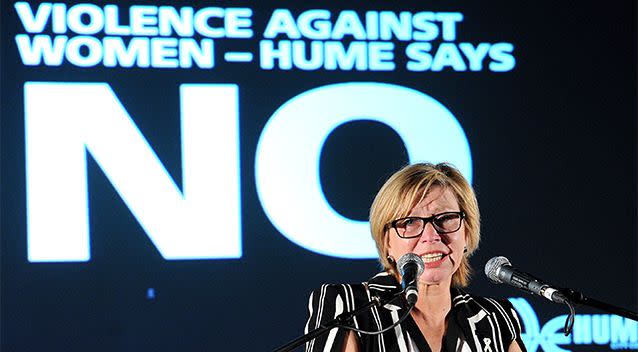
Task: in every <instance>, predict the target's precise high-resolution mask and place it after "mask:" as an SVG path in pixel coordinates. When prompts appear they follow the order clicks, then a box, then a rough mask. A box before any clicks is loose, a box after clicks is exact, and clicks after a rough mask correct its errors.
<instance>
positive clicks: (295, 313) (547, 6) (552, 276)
mask: <svg viewBox="0 0 638 352" xmlns="http://www.w3.org/2000/svg"><path fill="white" fill-rule="evenodd" d="M144 3H148V4H151V3H149V2H142V1H140V2H135V4H144ZM97 4H104V3H97ZM118 4H119V5H120V8H123V7H124V6H125V5H124V4H123V3H121V2H120V3H118ZM153 4H157V3H153ZM161 4H172V5H174V6H186V5H191V6H195V7H204V6H233V7H240V6H246V7H250V8H252V9H253V11H254V13H253V29H254V30H255V37H256V38H255V39H254V41H250V40H249V41H247V43H251V44H250V45H251V47H254V48H257V41H258V38H259V35H260V33H261V31H263V28H264V27H265V23H266V22H267V19H268V18H269V16H270V14H271V13H272V10H273V9H275V8H291V9H297V11H298V12H300V11H302V10H304V9H310V8H329V9H333V10H339V9H356V10H358V11H360V13H363V12H365V11H366V10H369V9H374V10H395V11H399V10H408V11H412V12H416V11H418V10H427V11H458V12H462V13H463V14H464V18H465V20H464V21H463V22H462V23H460V24H459V26H458V28H459V31H458V33H457V34H458V37H457V42H461V41H469V42H473V43H477V42H483V41H484V42H500V41H504V42H510V43H513V44H514V47H515V50H514V56H515V58H516V60H517V62H516V67H515V68H514V70H512V71H509V72H504V73H495V72H489V71H485V70H484V71H482V72H453V71H450V70H444V71H443V72H427V71H426V72H407V71H405V70H404V69H402V68H401V66H402V65H401V64H400V63H399V64H398V66H397V70H396V71H395V72H344V71H330V72H329V71H323V70H319V71H313V72H304V71H300V70H291V71H280V70H273V71H262V70H261V69H259V67H258V64H256V63H253V64H225V63H224V62H223V61H222V60H221V57H220V56H219V55H220V54H219V53H221V52H223V50H224V46H223V45H224V44H222V43H221V42H220V45H218V46H216V51H217V52H218V54H217V57H218V67H216V68H215V69H214V70H200V69H197V68H193V69H188V70H167V69H152V68H149V69H124V68H110V69H105V68H99V67H94V68H90V69H83V68H77V67H73V66H71V65H64V66H61V67H46V66H38V67H26V66H23V65H22V63H21V61H20V58H19V55H18V52H17V48H16V45H15V41H14V37H15V35H16V34H17V33H23V32H24V30H23V28H22V25H21V24H20V23H19V20H18V17H17V15H16V13H15V10H14V9H13V4H12V2H10V1H3V2H2V8H1V9H0V11H1V15H2V27H1V30H2V50H1V55H2V56H1V60H2V62H1V63H2V71H1V74H2V86H1V89H2V101H1V106H2V108H1V109H2V110H1V112H2V135H1V137H2V141H1V147H2V170H1V177H2V185H1V186H2V188H1V191H2V213H1V216H2V218H1V221H2V224H1V226H2V227H1V230H2V232H1V242H0V244H1V246H2V247H1V256H2V267H1V279H2V281H1V283H2V285H1V291H0V293H1V296H0V298H1V301H0V303H1V305H0V308H1V315H0V319H1V320H0V324H1V325H0V328H1V330H0V332H1V336H0V338H1V346H0V347H1V348H2V350H3V351H36V350H43V351H84V350H93V351H133V350H145V351H172V350H182V351H204V350H214V351H231V350H233V351H249V350H272V349H274V348H275V347H277V346H279V345H282V344H284V343H285V342H287V341H288V340H291V339H293V338H295V337H296V336H298V335H300V334H301V333H302V330H303V327H304V324H305V319H306V314H307V311H306V310H307V308H306V307H307V298H308V294H309V292H310V291H311V290H312V289H313V288H315V287H317V286H319V285H320V284H322V283H325V282H360V281H364V280H366V279H367V278H369V277H370V276H372V275H373V274H374V273H375V272H376V271H377V270H378V266H377V264H376V261H374V260H346V259H338V258H332V257H327V256H322V255H319V254H316V253H312V252H309V251H308V250H306V249H303V248H301V247H298V246H297V245H295V244H293V243H291V242H290V241H288V240H287V239H286V238H285V237H283V236H282V235H280V234H279V233H278V231H277V230H276V229H275V228H274V227H273V225H272V224H271V223H270V221H269V220H268V218H267V217H266V216H265V214H264V211H263V209H262V207H261V205H260V203H259V201H258V198H257V193H256V189H255V184H254V179H255V176H254V175H255V173H254V171H255V170H254V162H255V149H256V145H257V142H258V140H259V136H260V133H261V131H262V129H263V127H264V125H265V123H266V121H267V120H268V118H269V117H270V116H271V115H272V114H273V112H274V111H275V110H276V109H277V108H278V107H279V106H280V105H281V104H283V103H285V102H286V101H288V100H289V99H290V98H292V97H294V96H296V95H298V94H300V93H301V92H304V91H306V90H308V89H312V88H316V87H320V86H323V85H327V84H333V83H339V82H354V81H377V82H386V83H392V84H398V85H402V86H405V87H408V88H412V89H415V90H418V91H421V92H423V93H425V94H428V95H430V96H432V97H433V98H435V99H436V100H438V101H439V102H441V103H442V104H443V105H445V106H446V107H447V108H448V109H450V111H451V112H452V113H453V114H454V115H455V116H456V118H457V119H458V120H459V122H460V124H461V125H462V126H463V128H464V130H465V133H466V135H467V138H468V140H469V144H470V148H471V150H472V158H473V166H474V169H473V175H474V176H473V183H474V187H475V189H476V192H477V194H478V199H479V204H480V207H481V210H482V216H483V228H482V230H483V231H482V233H483V238H482V241H481V244H480V250H479V251H478V252H477V253H476V255H475V256H474V257H473V258H472V260H471V262H472V263H473V265H474V267H475V269H476V272H477V274H476V275H475V277H474V279H473V281H472V284H471V286H470V288H469V290H470V291H471V292H473V293H477V294H484V295H490V296H497V297H512V296H522V297H525V298H527V299H528V301H529V302H530V304H532V306H533V307H534V309H535V310H536V312H537V313H538V315H539V319H540V320H541V326H542V324H543V323H544V322H545V321H547V320H549V319H550V318H552V317H554V316H557V315H560V314H565V313H566V308H565V307H562V306H556V305H553V304H551V303H549V302H546V301H544V300H541V299H540V298H537V297H531V296H527V295H525V294H522V293H520V292H516V291H514V290H513V289H510V288H507V287H504V286H500V287H497V286H493V285H491V284H489V283H488V281H487V279H485V278H484V276H483V275H482V273H481V272H482V267H483V265H484V263H485V262H486V261H487V260H488V259H489V258H491V257H493V256H496V255H504V256H507V257H508V258H510V260H511V261H512V262H513V264H514V265H515V266H516V267H518V268H521V269H523V270H526V271H530V272H532V273H534V274H535V275H537V276H539V277H542V278H543V279H545V280H547V281H548V282H551V283H554V284H556V285H557V286H563V287H572V288H575V289H578V290H580V291H582V292H583V293H585V294H587V295H588V296H591V297H593V298H597V299H600V300H603V301H606V302H609V303H611V304H615V305H618V306H621V307H625V308H628V309H631V310H633V311H636V310H637V309H638V299H637V296H638V288H637V277H638V262H637V257H636V253H637V240H636V234H637V231H636V214H637V208H636V198H637V194H636V93H637V91H636V64H635V63H636V5H635V2H632V1H623V2H613V3H609V2H591V3H590V2H578V3H577V4H567V3H563V2H544V3H538V2H530V3H511V2H489V3H485V2H481V3H480V4H479V3H475V2H469V1H468V2H465V1H463V2H457V1H455V2H441V1H435V2H427V3H424V2H416V1H415V2H409V1H404V2H400V3H397V4H395V3H392V4H390V3H386V2H375V1H368V2H365V3H359V2H352V3H348V2H338V3H335V2H326V3H321V2H316V1H315V2H304V3H299V2H277V3H275V2H272V4H271V3H268V4H266V3H265V2H259V3H258V4H251V3H247V2H215V3H209V2H207V3H201V4H197V3H188V4H186V3H182V2H174V3H169V2H161ZM298 12H297V13H298ZM293 13H295V12H294V11H293ZM333 13H334V12H333ZM242 43H243V42H242ZM26 81H65V82H107V83H108V84H110V85H111V87H112V88H113V90H114V91H115V93H116V94H117V96H118V98H119V99H120V100H121V102H122V104H123V106H125V107H126V109H127V111H128V112H129V114H130V115H131V116H132V117H133V118H134V121H135V123H136V124H137V126H138V127H139V129H140V130H141V132H142V134H143V135H144V136H145V137H146V138H147V140H148V142H149V144H150V145H151V146H152V147H153V149H154V150H155V152H156V153H157V155H158V156H159V158H160V160H161V161H162V162H163V163H164V165H165V167H166V169H167V170H168V171H169V173H170V174H171V175H172V176H173V178H174V180H175V181H176V183H177V184H178V185H180V184H181V162H180V160H181V156H180V142H179V118H178V116H179V94H178V88H179V85H180V84H182V83H197V82H200V83H236V84H238V85H239V87H240V88H239V94H240V97H239V101H240V131H241V137H240V138H241V178H242V180H241V195H242V199H241V204H242V228H243V233H242V239H243V257H242V258H241V259H238V260H189V261H167V260H164V259H163V258H162V257H161V255H159V252H158V251H157V250H156V249H155V247H154V246H153V245H152V243H151V241H150V240H149V239H148V237H147V236H146V235H145V233H144V231H143V230H142V228H141V227H140V226H139V224H138V223H137V221H136V220H135V218H134V217H133V216H132V214H131V213H130V211H129V210H128V208H127V207H126V206H125V205H124V203H123V202H122V201H121V199H120V198H119V196H118V195H117V193H116V192H115V190H114V189H113V187H112V186H111V184H110V183H109V181H108V180H107V179H106V177H105V176H104V174H103V173H102V171H101V170H100V169H99V167H97V165H96V163H95V162H94V161H93V160H92V159H91V158H90V156H89V158H88V159H89V166H88V167H89V173H88V178H89V204H90V208H91V216H90V229H91V260H90V261H89V262H86V263H29V262H28V260H27V249H26V218H25V212H26V204H25V200H26V193H25V171H24V170H25V160H24V155H25V150H24V112H23V111H24V105H23V85H24V82H26ZM406 162H407V154H406V151H405V148H404V146H403V144H402V142H401V140H400V138H399V137H398V135H397V134H396V133H395V132H394V131H393V130H391V129H390V128H388V127H386V126H384V125H382V124H379V123H374V122H353V123H348V124H345V125H343V126H341V127H339V128H337V129H336V130H335V131H334V132H333V133H332V135H331V136H330V137H329V138H328V141H327V142H326V144H325V146H324V149H323V151H322V157H321V179H322V186H323V189H324V192H325V194H326V197H327V199H328V200H329V201H330V204H331V205H332V206H333V207H334V208H335V209H336V210H337V211H339V212H340V213H341V214H342V215H344V216H346V217H350V218H353V219H359V220H365V219H366V218H367V212H368V209H369V205H370V203H371V201H372V198H373V196H374V194H375V193H376V191H377V190H378V188H379V187H380V185H381V184H382V183H383V181H384V179H385V178H386V177H387V176H388V175H389V174H390V173H391V172H392V171H394V170H395V169H396V168H398V167H399V166H401V165H403V164H405V163H406ZM291 206H295V205H294V204H291ZM148 288H154V290H155V293H156V297H155V299H147V298H146V292H147V289H148ZM577 311H578V313H581V314H585V313H590V314H598V313H601V312H600V311H596V310H593V309H589V308H586V307H581V308H578V309H577ZM566 348H568V349H570V350H572V349H575V350H581V349H582V350H589V347H585V346H574V345H571V346H568V347H566ZM608 348H609V346H604V345H603V346H597V347H595V348H593V349H592V350H597V351H603V350H606V349H608Z"/></svg>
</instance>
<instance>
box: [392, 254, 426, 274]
mask: <svg viewBox="0 0 638 352" xmlns="http://www.w3.org/2000/svg"><path fill="white" fill-rule="evenodd" d="M408 263H414V264H416V266H417V268H418V272H417V275H416V276H417V277H419V276H421V274H422V273H423V270H424V269H425V265H424V264H423V259H421V257H419V256H418V255H416V254H414V253H406V254H404V255H402V256H401V258H399V260H398V261H397V268H398V269H399V270H400V271H403V267H404V266H405V265H406V264H408Z"/></svg>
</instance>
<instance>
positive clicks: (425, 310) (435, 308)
mask: <svg viewBox="0 0 638 352" xmlns="http://www.w3.org/2000/svg"><path fill="white" fill-rule="evenodd" d="M414 308H415V310H416V313H419V314H422V315H423V316H424V317H425V318H426V319H427V320H434V321H441V320H444V319H445V317H446V316H447V314H448V313H449V312H450V310H451V308H452V296H451V294H450V282H445V283H444V282H441V283H440V284H436V285H431V284H426V283H420V284H419V300H418V301H417V302H416V306H415V307H414Z"/></svg>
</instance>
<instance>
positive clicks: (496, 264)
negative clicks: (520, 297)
mask: <svg viewBox="0 0 638 352" xmlns="http://www.w3.org/2000/svg"><path fill="white" fill-rule="evenodd" d="M503 265H509V266H511V265H512V264H511V263H510V261H509V260H508V259H507V258H505V257H494V258H492V259H490V260H488V261H487V263H486V264H485V275H487V278H488V279H490V281H492V282H494V283H496V284H502V283H503V281H501V279H499V278H498V275H497V274H498V269H499V268H500V267H502V266H503Z"/></svg>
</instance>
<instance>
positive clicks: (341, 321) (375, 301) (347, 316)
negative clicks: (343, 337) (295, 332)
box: [274, 291, 403, 352]
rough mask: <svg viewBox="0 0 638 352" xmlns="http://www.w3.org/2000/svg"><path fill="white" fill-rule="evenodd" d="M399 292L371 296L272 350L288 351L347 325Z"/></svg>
mask: <svg viewBox="0 0 638 352" xmlns="http://www.w3.org/2000/svg"><path fill="white" fill-rule="evenodd" d="M401 294H403V291H401V292H398V293H396V294H394V295H393V296H392V297H390V298H389V299H380V298H378V297H375V296H372V300H371V301H370V302H368V303H366V304H364V305H363V306H361V307H360V308H358V309H355V310H353V311H350V312H343V313H341V314H339V315H338V316H337V317H336V318H334V319H333V320H330V321H328V322H326V323H324V324H321V326H319V327H318V328H316V329H314V330H312V331H310V332H308V333H307V334H305V335H303V336H300V337H298V338H296V339H294V340H293V341H291V342H289V343H287V344H286V345H284V346H281V347H279V348H278V349H276V350H274V352H288V351H292V350H293V349H295V348H296V347H299V346H301V345H303V344H304V343H306V342H308V341H310V340H312V339H314V338H317V337H319V336H321V335H323V334H325V333H327V332H328V331H330V330H332V329H333V328H336V327H342V326H344V325H348V324H350V323H351V322H352V318H353V317H354V316H355V315H358V314H360V313H362V312H364V311H366V310H368V309H370V308H371V307H372V306H376V307H379V306H383V305H386V304H388V303H390V302H392V301H394V300H395V299H396V298H397V297H400V296H401Z"/></svg>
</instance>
